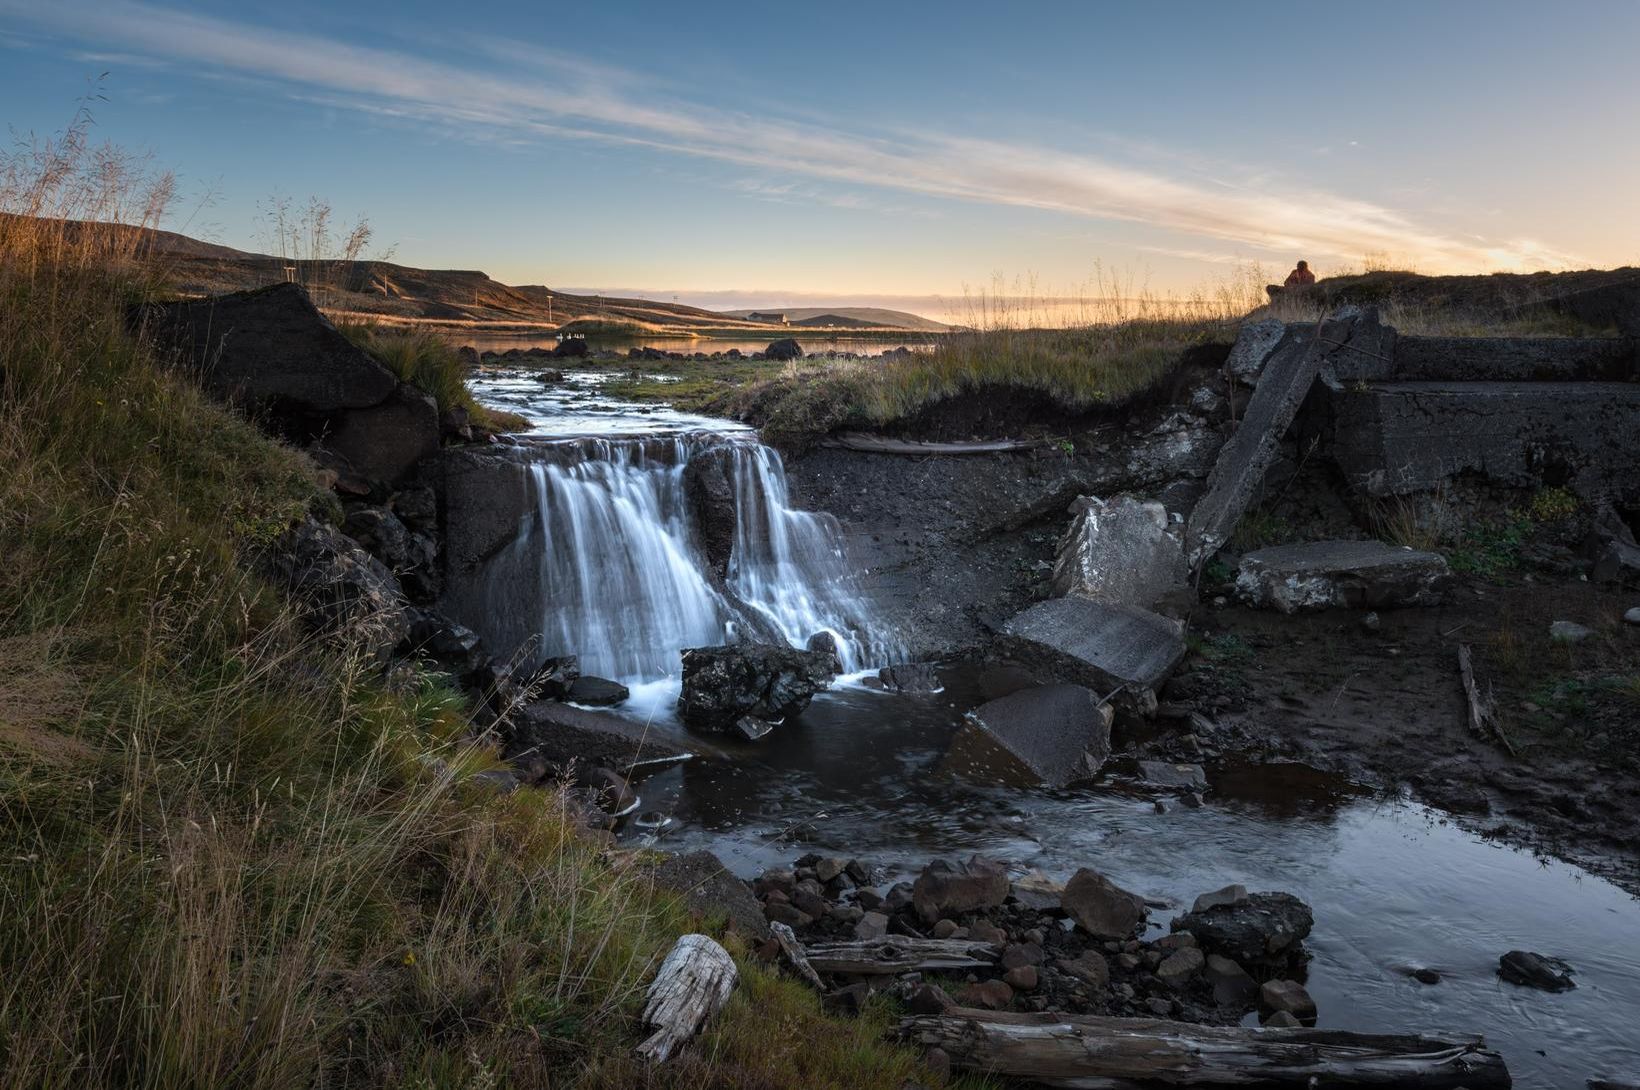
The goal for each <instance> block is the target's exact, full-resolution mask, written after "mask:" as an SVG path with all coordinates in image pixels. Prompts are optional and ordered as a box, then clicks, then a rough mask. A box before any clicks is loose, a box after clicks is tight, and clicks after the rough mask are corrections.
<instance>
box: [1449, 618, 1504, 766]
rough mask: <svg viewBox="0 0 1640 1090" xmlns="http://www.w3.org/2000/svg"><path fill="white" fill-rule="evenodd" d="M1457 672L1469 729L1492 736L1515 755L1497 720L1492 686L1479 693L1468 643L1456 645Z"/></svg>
mask: <svg viewBox="0 0 1640 1090" xmlns="http://www.w3.org/2000/svg"><path fill="white" fill-rule="evenodd" d="M1458 673H1459V674H1461V675H1462V676H1463V695H1464V700H1465V701H1466V702H1467V703H1468V705H1469V730H1470V733H1471V734H1474V735H1475V736H1476V737H1478V738H1494V739H1496V740H1497V741H1498V742H1500V743H1502V745H1503V748H1504V749H1506V750H1508V751H1509V756H1511V757H1515V756H1518V754H1516V753H1515V747H1514V746H1513V745H1511V744H1510V742H1509V739H1508V738H1507V737H1506V736H1505V735H1504V733H1503V724H1501V723H1499V722H1498V708H1497V701H1496V700H1495V699H1494V698H1493V696H1492V687H1491V686H1490V685H1488V686H1487V687H1486V694H1485V695H1484V696H1483V695H1481V687H1480V684H1479V683H1478V682H1477V681H1476V680H1475V663H1474V661H1473V660H1472V659H1471V658H1470V656H1469V645H1468V644H1467V643H1460V644H1459V645H1458Z"/></svg>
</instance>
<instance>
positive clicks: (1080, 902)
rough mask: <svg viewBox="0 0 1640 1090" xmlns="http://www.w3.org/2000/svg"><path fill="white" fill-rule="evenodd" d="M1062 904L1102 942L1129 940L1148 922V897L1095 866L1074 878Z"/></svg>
mask: <svg viewBox="0 0 1640 1090" xmlns="http://www.w3.org/2000/svg"><path fill="white" fill-rule="evenodd" d="M1059 904H1060V907H1061V908H1063V909H1064V911H1065V915H1067V916H1069V917H1070V918H1071V919H1073V920H1075V921H1076V922H1077V924H1078V925H1080V926H1081V928H1082V930H1084V931H1086V932H1087V933H1088V934H1090V935H1092V936H1094V937H1095V938H1099V939H1112V940H1116V941H1126V940H1127V939H1130V938H1132V937H1133V933H1134V932H1135V931H1137V930H1138V929H1139V926H1140V925H1141V924H1143V923H1144V920H1145V902H1144V898H1142V897H1140V896H1139V895H1138V894H1137V893H1129V892H1128V891H1127V890H1125V889H1123V888H1122V887H1120V886H1118V885H1116V883H1114V882H1112V881H1111V880H1110V879H1109V878H1106V877H1105V876H1104V875H1102V874H1100V873H1099V872H1098V871H1096V870H1093V869H1092V868H1091V867H1083V868H1082V869H1081V870H1079V871H1077V872H1076V873H1075V874H1073V875H1071V880H1070V881H1069V882H1066V883H1065V892H1064V893H1062V894H1060V896H1059Z"/></svg>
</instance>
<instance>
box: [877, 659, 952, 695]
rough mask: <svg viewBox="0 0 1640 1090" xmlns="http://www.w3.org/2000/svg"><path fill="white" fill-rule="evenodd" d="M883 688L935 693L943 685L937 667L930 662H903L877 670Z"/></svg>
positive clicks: (906, 691)
mask: <svg viewBox="0 0 1640 1090" xmlns="http://www.w3.org/2000/svg"><path fill="white" fill-rule="evenodd" d="M877 680H878V681H880V682H882V684H883V688H885V689H887V690H888V691H889V692H894V693H937V692H939V691H940V690H941V689H943V688H944V687H945V686H944V684H943V683H942V682H941V681H940V675H939V667H938V666H936V665H935V664H933V663H931V662H905V663H899V664H898V665H895V666H885V667H883V668H882V669H881V670H878V671H877Z"/></svg>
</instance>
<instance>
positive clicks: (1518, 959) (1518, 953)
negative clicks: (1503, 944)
mask: <svg viewBox="0 0 1640 1090" xmlns="http://www.w3.org/2000/svg"><path fill="white" fill-rule="evenodd" d="M1573 971H1574V970H1573V969H1572V967H1571V966H1570V965H1568V964H1566V963H1565V962H1564V961H1561V960H1560V959H1559V958H1551V957H1545V956H1544V955H1542V954H1536V953H1532V952H1530V951H1527V950H1511V951H1509V952H1508V953H1507V954H1505V955H1503V956H1502V957H1501V958H1499V959H1498V976H1500V977H1502V978H1503V979H1504V980H1507V981H1508V982H1509V983H1511V984H1518V985H1520V986H1521V987H1523V988H1540V989H1542V990H1543V991H1546V992H1564V991H1570V990H1571V989H1573V988H1575V987H1577V984H1576V982H1574V981H1573V980H1572V977H1571V974H1572V973H1573Z"/></svg>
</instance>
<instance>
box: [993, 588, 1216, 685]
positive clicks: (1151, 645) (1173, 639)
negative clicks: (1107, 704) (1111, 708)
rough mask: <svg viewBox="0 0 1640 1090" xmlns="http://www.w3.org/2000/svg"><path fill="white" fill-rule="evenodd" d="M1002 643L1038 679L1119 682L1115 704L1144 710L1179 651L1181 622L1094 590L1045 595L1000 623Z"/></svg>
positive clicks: (1180, 654) (1175, 663)
mask: <svg viewBox="0 0 1640 1090" xmlns="http://www.w3.org/2000/svg"><path fill="white" fill-rule="evenodd" d="M999 642H1000V650H1001V651H1002V652H1003V654H1004V655H1006V656H1008V657H1010V658H1012V659H1014V660H1015V661H1016V662H1018V663H1019V664H1020V665H1021V666H1023V667H1024V668H1025V669H1026V670H1027V671H1028V672H1030V673H1031V674H1032V675H1033V676H1036V677H1038V678H1040V679H1042V680H1050V681H1064V682H1070V683H1072V684H1076V685H1083V686H1086V687H1087V688H1089V689H1092V690H1094V691H1095V692H1097V693H1100V694H1102V695H1108V694H1110V693H1113V692H1117V691H1118V690H1120V693H1119V695H1118V696H1116V697H1114V698H1113V700H1114V702H1116V703H1117V704H1118V705H1119V706H1122V707H1127V708H1131V709H1132V710H1135V711H1138V712H1140V713H1142V714H1148V713H1149V712H1151V711H1153V710H1154V709H1155V707H1156V689H1157V687H1159V686H1160V685H1161V684H1162V682H1164V681H1166V680H1167V678H1168V676H1169V675H1171V674H1172V673H1173V670H1174V668H1175V667H1177V666H1178V665H1179V660H1180V659H1182V658H1184V652H1185V646H1184V636H1183V632H1182V631H1181V626H1180V625H1179V624H1177V623H1176V622H1174V621H1170V620H1168V619H1167V618H1166V617H1161V616H1158V615H1156V614H1154V613H1151V612H1150V611H1149V610H1145V609H1139V608H1138V607H1136V606H1129V605H1123V604H1121V603H1120V602H1100V601H1095V600H1094V599H1092V598H1050V599H1048V600H1047V601H1045V602H1038V603H1037V604H1036V605H1034V606H1032V607H1031V608H1030V609H1027V610H1025V611H1024V612H1023V613H1020V614H1018V615H1017V616H1015V617H1013V618H1012V619H1011V620H1009V621H1008V622H1007V623H1006V624H1005V625H1003V627H1002V631H1001V639H1000V641H999Z"/></svg>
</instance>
